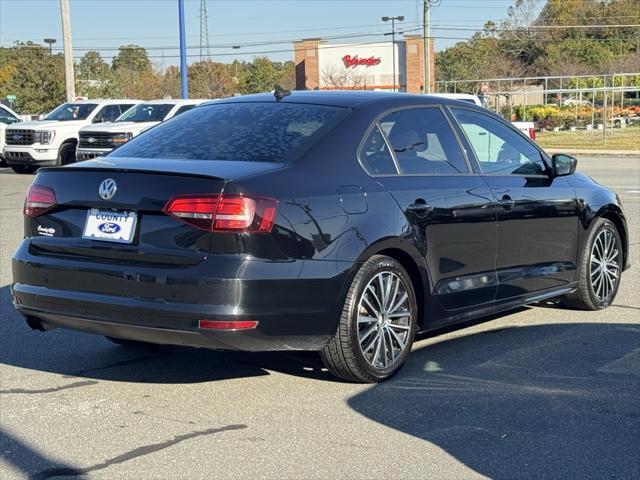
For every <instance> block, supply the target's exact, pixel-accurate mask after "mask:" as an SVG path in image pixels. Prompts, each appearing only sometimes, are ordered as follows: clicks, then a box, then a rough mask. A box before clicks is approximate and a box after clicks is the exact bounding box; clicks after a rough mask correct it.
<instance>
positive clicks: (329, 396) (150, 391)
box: [0, 157, 640, 480]
mask: <svg viewBox="0 0 640 480" xmlns="http://www.w3.org/2000/svg"><path fill="white" fill-rule="evenodd" d="M578 168H579V169H580V170H582V171H585V172H587V173H589V174H590V175H592V176H593V177H594V178H596V179H597V180H598V181H600V182H601V183H603V184H605V185H608V186H610V187H612V188H614V189H615V190H616V191H617V192H618V194H619V195H620V197H621V199H622V202H623V204H624V206H625V208H626V212H627V216H628V222H629V227H630V243H631V262H632V269H631V270H629V271H627V272H626V273H625V275H624V276H623V282H622V285H621V288H620V292H619V295H618V297H617V299H616V302H615V304H614V305H613V306H612V307H611V308H609V309H608V310H606V311H604V312H576V311H570V310H564V309H561V308H559V307H557V306H554V305H536V306H532V307H529V308H523V309H520V310H519V311H517V312H514V313H511V314H508V315H503V316H500V317H498V318H492V319H488V320H485V321H483V322H478V323H476V324H474V325H471V326H467V327H466V328H458V329H456V330H453V331H448V332H444V333H442V334H440V335H437V336H436V335H433V336H429V337H427V338H422V339H421V340H420V341H418V342H416V344H415V345H414V351H413V353H412V356H411V358H410V360H409V362H408V364H407V365H406V366H405V368H404V369H403V370H402V371H401V373H400V374H399V375H398V376H397V377H395V378H394V379H393V380H391V381H389V382H386V383H384V384H380V385H373V386H372V385H353V384H348V383H341V382H338V381H335V380H334V379H333V378H332V377H330V376H329V374H328V373H326V372H325V371H323V370H322V369H321V368H320V363H319V360H318V359H317V358H316V356H315V355H311V354H295V353H282V354H241V353H222V352H214V351H201V350H195V349H194V350H191V349H177V348H176V349H161V350H157V351H155V350H154V351H136V350H131V349H127V348H124V347H118V346H115V345H113V344H111V343H110V342H109V341H107V340H105V339H103V338H100V337H96V336H91V335H87V334H82V333H76V332H70V331H63V330H55V331H52V332H48V333H45V334H43V333H40V332H33V331H31V330H30V329H29V328H28V327H27V326H26V325H25V324H24V322H23V321H22V319H21V317H20V316H19V315H17V314H16V313H15V311H14V310H13V307H12V305H11V299H10V293H9V284H10V282H11V263H10V257H11V254H12V253H13V251H14V249H15V248H16V246H17V245H18V243H19V241H20V238H21V236H22V216H21V209H22V202H23V198H24V193H25V191H26V188H27V186H28V184H29V183H30V181H31V179H32V177H31V176H29V175H14V174H12V172H11V171H10V170H8V169H0V455H1V460H0V478H2V479H13V478H31V479H39V480H44V479H50V478H78V477H81V478H92V479H93V478H96V479H115V478H117V479H164V478H169V477H172V478H185V479H187V478H188V479H201V478H202V479H204V478H295V479H300V478H353V479H361V478H363V479H364V478H367V479H373V478H381V479H389V478H411V479H414V478H444V479H471V478H504V479H514V478H516V479H519V478H527V479H528V478H536V479H538V478H594V479H596V478H597V479H602V478H616V479H627V478H640V261H639V259H640V256H639V253H640V247H639V244H640V242H639V238H640V158H638V157H617V158H614V157H611V158H605V157H598V158H585V159H581V160H580V163H579V167H578Z"/></svg>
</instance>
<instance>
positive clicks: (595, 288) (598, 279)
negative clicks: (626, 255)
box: [563, 218, 623, 310]
mask: <svg viewBox="0 0 640 480" xmlns="http://www.w3.org/2000/svg"><path fill="white" fill-rule="evenodd" d="M621 246H622V242H621V241H620V234H619V233H618V229H617V228H616V227H615V225H614V224H613V223H612V222H611V221H609V220H607V219H605V218H600V219H598V220H596V221H595V222H594V224H593V226H592V227H591V230H590V232H589V237H588V239H587V242H586V246H585V250H584V252H583V255H582V259H581V262H580V271H579V272H578V273H579V285H578V289H577V290H576V291H575V292H573V293H570V294H568V295H565V297H564V299H563V300H564V303H565V304H566V305H567V306H569V307H572V308H577V309H580V310H602V309H604V308H607V307H608V306H609V305H611V304H612V303H613V300H614V299H615V297H616V294H617V293H618V287H619V286H620V274H621V273H622V266H623V265H622V261H623V259H622V248H621Z"/></svg>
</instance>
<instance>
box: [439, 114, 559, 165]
mask: <svg viewBox="0 0 640 480" xmlns="http://www.w3.org/2000/svg"><path fill="white" fill-rule="evenodd" d="M451 110H452V111H453V115H454V116H455V118H456V120H457V121H458V123H459V124H460V126H461V127H462V130H463V131H464V133H465V135H466V136H467V139H468V140H469V143H470V144H471V147H472V148H473V151H474V152H475V154H476V158H477V159H478V162H479V163H480V167H481V168H482V171H483V173H485V174H488V175H545V174H546V171H547V168H546V165H545V163H544V160H543V159H542V155H541V154H540V151H539V150H538V149H537V148H536V147H535V146H534V145H532V144H531V143H530V142H529V141H528V140H526V139H525V138H523V137H522V136H521V135H519V134H518V133H517V132H515V131H513V130H512V129H511V128H509V127H508V126H506V125H503V124H502V123H500V122H499V121H497V120H495V119H493V118H491V117H490V116H489V115H486V114H483V113H480V112H475V111H471V110H466V109H461V108H452V109H451Z"/></svg>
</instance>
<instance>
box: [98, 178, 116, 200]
mask: <svg viewBox="0 0 640 480" xmlns="http://www.w3.org/2000/svg"><path fill="white" fill-rule="evenodd" d="M116 190H118V185H117V184H116V181H115V180H113V179H112V178H107V179H105V180H103V181H102V183H101V184H100V188H98V195H100V198H102V199H103V200H111V199H112V198H113V196H114V195H115V194H116Z"/></svg>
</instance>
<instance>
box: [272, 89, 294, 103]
mask: <svg viewBox="0 0 640 480" xmlns="http://www.w3.org/2000/svg"><path fill="white" fill-rule="evenodd" d="M289 95H291V90H286V89H284V88H282V87H281V86H280V85H276V86H275V87H274V90H273V96H274V97H276V102H279V101H280V100H282V99H283V98H284V97H288V96H289Z"/></svg>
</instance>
